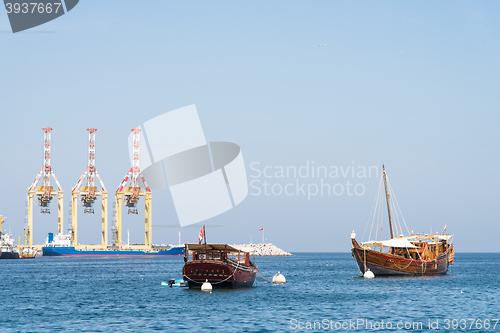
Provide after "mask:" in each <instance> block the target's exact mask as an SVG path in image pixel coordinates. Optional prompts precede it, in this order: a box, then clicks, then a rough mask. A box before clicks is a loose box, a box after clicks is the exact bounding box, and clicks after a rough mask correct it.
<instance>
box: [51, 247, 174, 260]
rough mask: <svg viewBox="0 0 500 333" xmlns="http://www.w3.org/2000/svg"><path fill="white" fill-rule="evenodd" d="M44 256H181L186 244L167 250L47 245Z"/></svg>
mask: <svg viewBox="0 0 500 333" xmlns="http://www.w3.org/2000/svg"><path fill="white" fill-rule="evenodd" d="M42 252H43V256H49V257H180V256H183V255H184V246H179V247H172V248H170V249H167V250H158V251H151V252H150V251H141V250H95V251H93V250H77V249H75V248H74V247H73V246H45V247H43V248H42Z"/></svg>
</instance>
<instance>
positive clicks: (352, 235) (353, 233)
mask: <svg viewBox="0 0 500 333" xmlns="http://www.w3.org/2000/svg"><path fill="white" fill-rule="evenodd" d="M354 238H356V233H355V232H354V230H353V231H352V232H351V239H354Z"/></svg>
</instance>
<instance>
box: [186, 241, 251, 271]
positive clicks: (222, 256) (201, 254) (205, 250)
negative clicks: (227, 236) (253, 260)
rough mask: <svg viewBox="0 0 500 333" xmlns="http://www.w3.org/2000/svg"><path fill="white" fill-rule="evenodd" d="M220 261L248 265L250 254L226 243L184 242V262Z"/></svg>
mask: <svg viewBox="0 0 500 333" xmlns="http://www.w3.org/2000/svg"><path fill="white" fill-rule="evenodd" d="M190 259H191V261H222V262H228V261H230V262H235V263H237V264H240V265H245V266H249V265H250V254H249V253H248V252H244V251H241V250H239V249H237V248H235V247H232V246H231V245H227V244H185V253H184V262H188V261H190Z"/></svg>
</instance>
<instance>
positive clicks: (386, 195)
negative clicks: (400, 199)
mask: <svg viewBox="0 0 500 333" xmlns="http://www.w3.org/2000/svg"><path fill="white" fill-rule="evenodd" d="M382 173H383V175H384V185H385V199H386V201H387V213H389V229H390V230H391V239H392V238H394V235H393V234H392V221H391V207H390V206H389V192H388V191H387V177H386V175H385V167H384V165H383V164H382Z"/></svg>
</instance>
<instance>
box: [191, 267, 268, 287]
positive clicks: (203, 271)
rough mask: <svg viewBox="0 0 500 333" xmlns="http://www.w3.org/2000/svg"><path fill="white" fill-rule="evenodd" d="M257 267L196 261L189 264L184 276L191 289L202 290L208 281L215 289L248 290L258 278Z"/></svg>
mask: <svg viewBox="0 0 500 333" xmlns="http://www.w3.org/2000/svg"><path fill="white" fill-rule="evenodd" d="M257 271H258V269H257V267H255V266H243V265H231V264H229V263H226V262H221V261H218V260H203V261H202V260H196V261H191V262H187V263H186V264H185V265H184V267H183V268H182V275H183V278H184V279H185V280H187V281H188V284H189V287H190V288H201V285H202V284H203V282H205V281H206V280H208V282H210V283H211V284H212V287H213V288H245V287H246V288H248V287H251V286H252V285H253V283H254V282H255V278H256V276H257Z"/></svg>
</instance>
